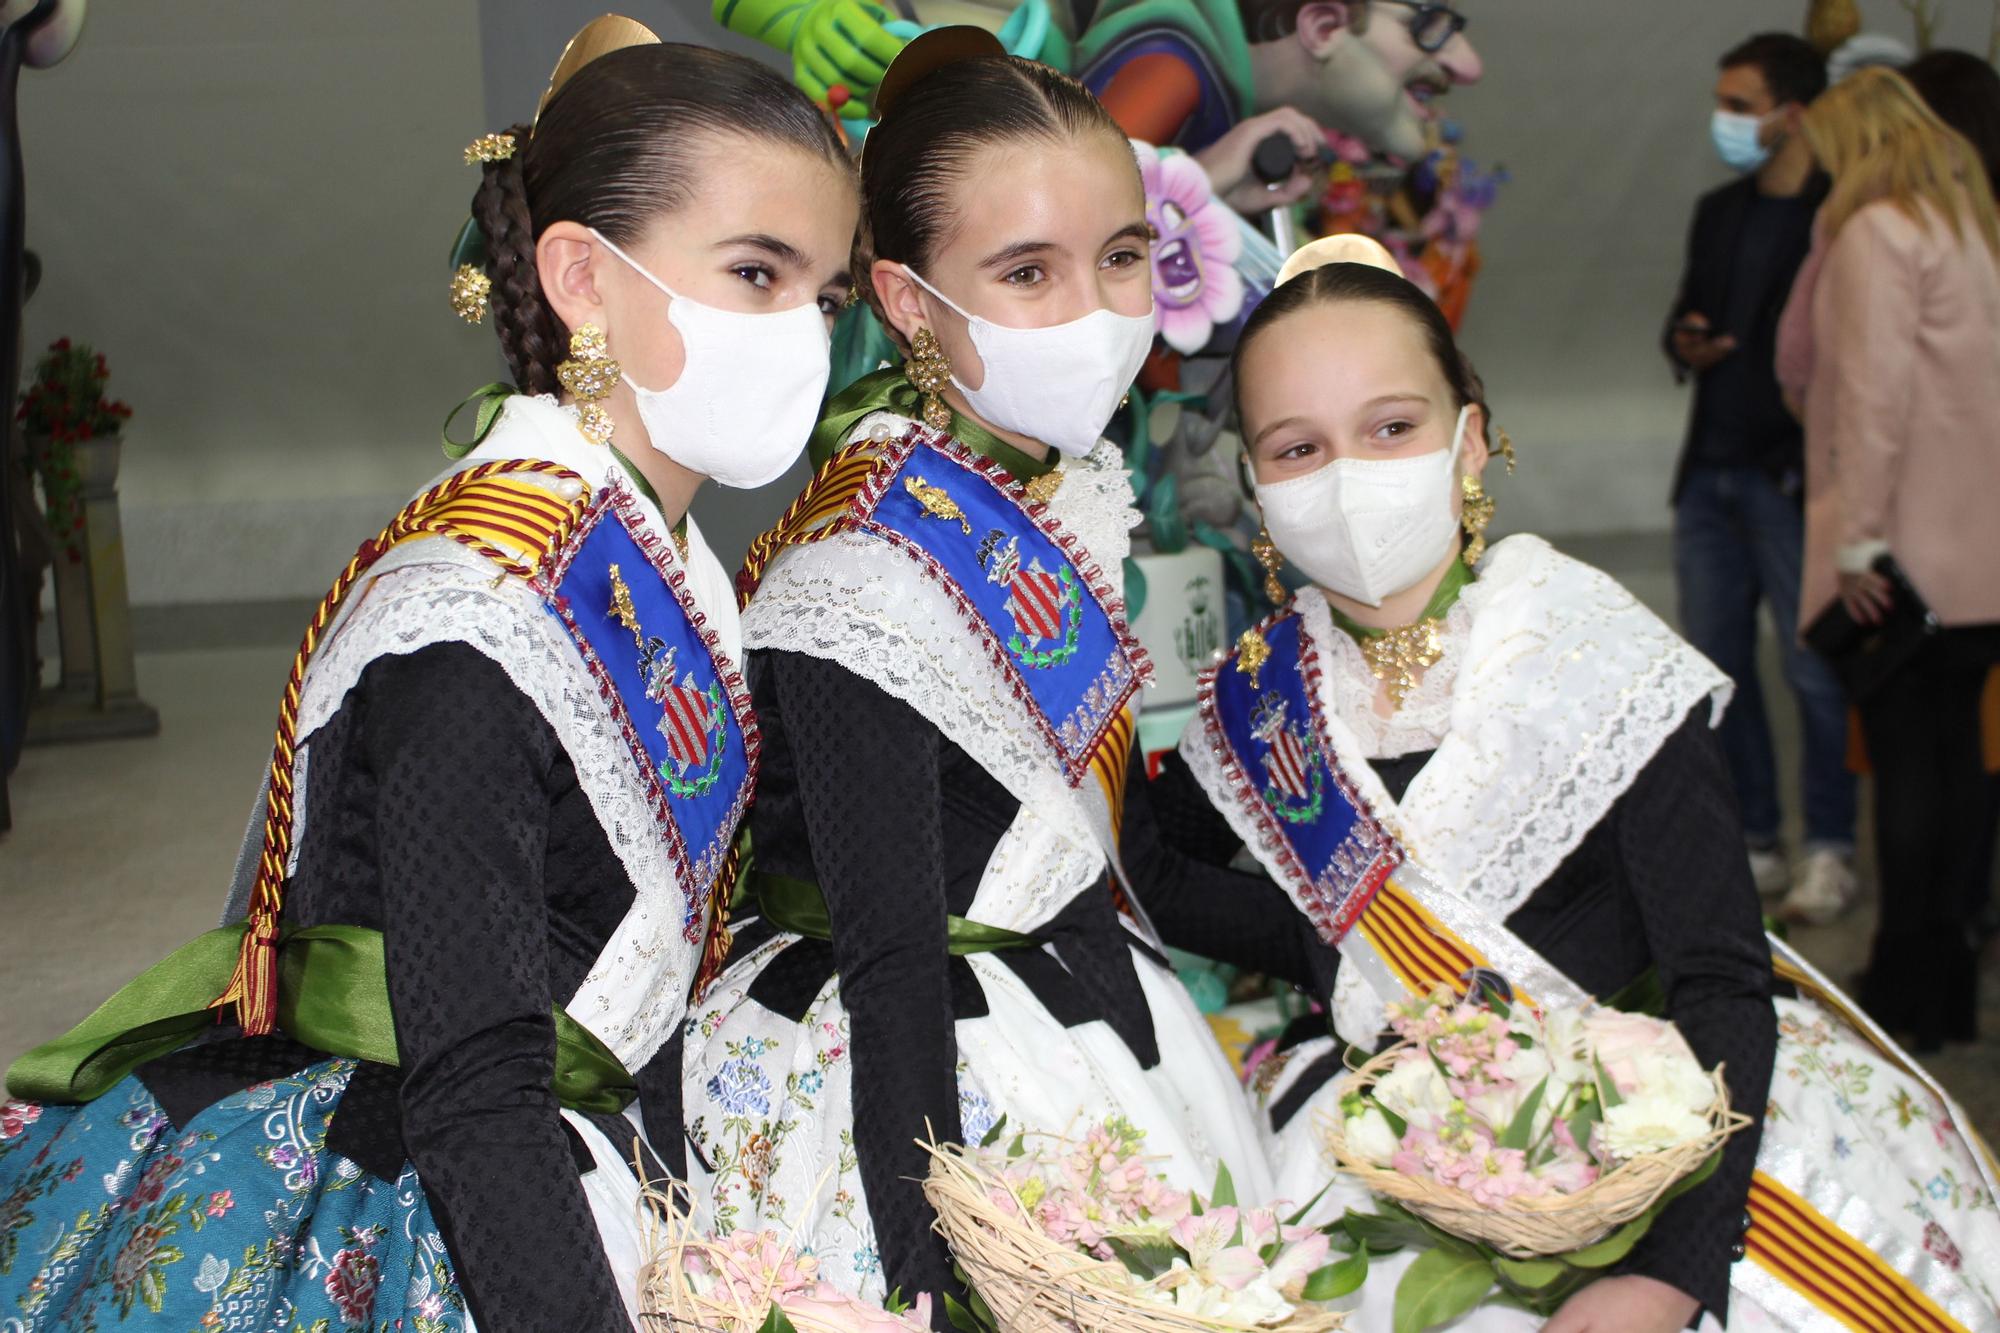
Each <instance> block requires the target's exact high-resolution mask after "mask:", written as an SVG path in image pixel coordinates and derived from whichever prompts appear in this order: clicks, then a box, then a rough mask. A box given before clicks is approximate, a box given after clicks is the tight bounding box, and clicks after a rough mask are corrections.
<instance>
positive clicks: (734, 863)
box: [691, 825, 749, 1004]
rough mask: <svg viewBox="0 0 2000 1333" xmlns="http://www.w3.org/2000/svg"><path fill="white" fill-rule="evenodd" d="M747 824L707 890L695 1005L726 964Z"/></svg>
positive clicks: (695, 981)
mask: <svg viewBox="0 0 2000 1333" xmlns="http://www.w3.org/2000/svg"><path fill="white" fill-rule="evenodd" d="M748 837H749V834H748V832H747V825H746V827H745V829H743V830H739V831H738V833H737V837H736V841H735V842H732V843H731V844H729V855H728V856H727V857H725V858H724V859H723V862H722V869H721V870H719V871H718V872H716V876H715V883H714V885H713V886H712V887H711V888H710V889H709V891H708V902H709V908H710V911H709V914H708V935H707V937H706V938H704V939H703V940H702V945H701V964H700V966H698V967H697V968H696V969H695V974H694V986H693V989H692V991H691V993H692V994H693V996H694V1000H695V1003H697V1004H699V1003H700V1002H701V997H702V996H704V995H706V994H708V988H709V987H710V986H712V985H714V984H715V979H716V978H717V977H719V976H721V975H722V969H723V968H724V967H726V966H727V965H728V963H729V945H730V942H731V938H732V937H731V936H730V933H729V911H730V907H731V906H732V900H733V899H734V898H735V897H736V881H737V879H738V877H739V876H741V874H742V873H743V847H744V844H745V843H746V841H747V840H748Z"/></svg>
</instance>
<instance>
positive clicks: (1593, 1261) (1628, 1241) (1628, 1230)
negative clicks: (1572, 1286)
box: [1562, 1209, 1653, 1268]
mask: <svg viewBox="0 0 2000 1333" xmlns="http://www.w3.org/2000/svg"><path fill="white" fill-rule="evenodd" d="M1652 1229H1653V1213H1652V1210H1651V1209H1648V1210H1647V1211H1645V1212H1643V1213H1641V1214H1639V1215H1638V1216H1637V1217H1635V1218H1633V1219H1632V1220H1631V1221H1630V1222H1627V1223H1626V1224H1625V1225H1624V1226H1622V1227H1619V1228H1618V1229H1617V1230H1616V1231H1614V1232H1612V1233H1611V1234H1610V1235H1608V1236H1606V1237H1605V1238H1604V1239H1603V1240H1600V1241H1598V1242H1597V1244H1595V1245H1586V1246H1584V1247H1583V1248H1582V1249H1580V1250H1571V1251H1570V1252H1569V1253H1568V1254H1565V1255H1563V1256H1562V1259H1563V1262H1564V1263H1566V1264H1574V1265H1576V1266H1577V1267H1578V1268H1609V1267H1610V1266H1611V1265H1613V1264H1615V1263H1617V1262H1618V1261H1619V1260H1620V1259H1623V1258H1624V1257H1625V1256H1626V1255H1628V1254H1630V1253H1631V1252H1632V1247H1633V1246H1634V1245H1637V1244H1638V1243H1639V1238H1640V1237H1642V1236H1644V1235H1645V1234H1646V1233H1647V1232H1648V1231H1651V1230H1652Z"/></svg>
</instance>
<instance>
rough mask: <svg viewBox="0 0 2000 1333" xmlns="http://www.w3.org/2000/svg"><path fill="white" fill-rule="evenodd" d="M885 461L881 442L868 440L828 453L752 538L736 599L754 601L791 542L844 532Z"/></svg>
mask: <svg viewBox="0 0 2000 1333" xmlns="http://www.w3.org/2000/svg"><path fill="white" fill-rule="evenodd" d="M881 462H882V454H881V452H880V451H879V449H878V448H877V446H875V445H874V444H872V443H871V442H869V441H866V440H864V441H862V442H861V443H859V444H852V445H849V446H848V447H847V448H845V449H842V450H841V451H840V452H839V453H837V454H835V455H834V456H833V457H832V458H829V459H827V460H826V463H825V465H824V466H822V467H821V468H820V470H819V471H818V472H817V473H816V474H814V476H813V479H812V480H811V481H809V482H807V483H806V488H805V489H804V490H802V491H800V492H799V496H798V499H796V500H794V501H792V503H791V506H790V507H789V508H788V509H786V510H785V512H784V513H783V514H782V515H781V516H780V517H779V519H778V521H777V522H776V523H774V524H772V525H771V528H770V530H769V531H768V532H765V533H763V534H761V535H760V536H759V537H758V538H757V539H756V540H755V541H753V542H751V543H750V549H749V550H748V551H747V552H745V553H744V556H743V569H742V571H741V572H740V573H738V574H737V576H736V600H737V602H738V603H739V604H741V605H743V606H748V605H749V604H750V596H751V594H752V593H754V592H756V591H757V585H758V583H759V582H761V581H762V580H763V577H764V571H765V570H766V569H767V568H769V566H770V564H771V561H772V560H773V559H775V558H776V556H777V554H778V552H780V551H782V550H784V549H785V548H786V547H787V546H804V545H809V544H811V543H813V542H819V541H825V540H826V539H827V538H828V537H831V536H833V535H834V534H835V533H837V532H845V531H846V530H847V527H848V524H847V522H846V521H845V518H844V516H845V514H846V512H847V511H848V509H849V507H850V506H851V505H852V503H853V501H854V497H855V496H856V495H858V494H860V492H861V488H862V487H863V486H865V485H867V484H868V479H869V478H870V477H871V476H873V475H874V473H875V469H876V467H877V466H878V465H879V464H880V463H881Z"/></svg>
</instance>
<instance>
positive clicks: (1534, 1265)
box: [1493, 1255, 1569, 1291]
mask: <svg viewBox="0 0 2000 1333" xmlns="http://www.w3.org/2000/svg"><path fill="white" fill-rule="evenodd" d="M1493 1270H1494V1271H1495V1272H1496V1273H1498V1274H1499V1275H1500V1276H1501V1277H1503V1278H1505V1279H1506V1280H1507V1281H1508V1282H1509V1283H1511V1284H1513V1285H1514V1286H1516V1287H1519V1288H1520V1289H1521V1290H1523V1291H1540V1290H1541V1289H1542V1288H1544V1287H1546V1286H1549V1285H1550V1284H1551V1283H1554V1282H1558V1281H1560V1280H1561V1279H1562V1277H1563V1275H1564V1274H1565V1273H1567V1272H1568V1271H1569V1266H1568V1265H1567V1264H1565V1263H1563V1261H1562V1260H1560V1259H1509V1258H1507V1257H1506V1256H1505V1255H1501V1256H1499V1257H1498V1258H1496V1259H1494V1261H1493Z"/></svg>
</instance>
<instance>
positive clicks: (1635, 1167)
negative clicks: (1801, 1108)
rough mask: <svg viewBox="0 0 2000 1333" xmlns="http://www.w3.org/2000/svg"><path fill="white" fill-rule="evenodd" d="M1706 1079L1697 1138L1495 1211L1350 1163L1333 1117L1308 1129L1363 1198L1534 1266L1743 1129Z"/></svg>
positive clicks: (1352, 1084) (1381, 1062)
mask: <svg viewBox="0 0 2000 1333" xmlns="http://www.w3.org/2000/svg"><path fill="white" fill-rule="evenodd" d="M1408 1049H1409V1047H1408V1045H1407V1043H1405V1044H1400V1045H1397V1046H1393V1047H1391V1048H1390V1049H1389V1050H1387V1051H1384V1052H1383V1053H1382V1054H1380V1055H1378V1056H1376V1057H1375V1058H1374V1059H1372V1060H1370V1061H1368V1063H1366V1064H1364V1065H1362V1066H1361V1067H1360V1068H1359V1069H1357V1070H1355V1071H1354V1072H1353V1073H1352V1074H1350V1075H1348V1077H1347V1079H1346V1080H1345V1081H1344V1082H1343V1083H1342V1085H1341V1089H1340V1091H1341V1094H1342V1095H1343V1096H1345V1095H1347V1094H1349V1093H1356V1092H1362V1091H1365V1090H1366V1089H1368V1088H1371V1087H1373V1086H1374V1085H1375V1083H1376V1081H1377V1080H1378V1079H1380V1078H1381V1077H1382V1076H1383V1075H1384V1074H1386V1073H1388V1072H1389V1070H1390V1069H1391V1068H1392V1067H1393V1066H1394V1065H1395V1063H1396V1060H1397V1058H1398V1057H1400V1056H1401V1055H1402V1054H1403V1052H1404V1051H1405V1050H1408ZM1711 1077H1712V1078H1713V1080H1714V1082H1715V1101H1714V1103H1713V1104H1712V1105H1711V1106H1710V1107H1709V1112H1708V1126H1709V1128H1708V1133H1706V1134H1704V1135H1703V1136H1702V1137H1701V1138H1698V1139H1693V1140H1691V1141H1689V1142H1687V1143H1682V1144H1679V1145H1677V1146H1675V1147H1672V1148H1668V1149H1666V1150H1664V1151H1661V1152H1656V1153H1647V1154H1646V1155H1644V1156H1641V1157H1635V1158H1633V1159H1632V1160H1630V1161H1628V1162H1623V1163H1620V1164H1619V1165H1618V1166H1615V1167H1613V1168H1612V1169H1611V1170H1609V1171H1606V1172H1604V1173H1603V1174H1602V1175H1600V1176H1599V1177H1598V1178H1597V1179H1596V1180H1595V1181H1593V1182H1592V1183H1591V1184H1589V1185H1587V1186H1585V1187H1584V1188H1583V1189H1580V1190H1577V1191H1576V1192H1575V1193H1573V1194H1544V1195H1538V1196H1533V1197H1524V1198H1514V1199H1510V1200H1508V1201H1507V1206H1506V1207H1505V1208H1500V1209H1495V1208H1488V1207H1483V1206H1481V1205H1480V1204H1478V1203H1475V1202H1474V1201H1473V1200H1472V1198H1471V1196H1469V1195H1467V1194H1466V1193H1465V1192H1464V1191H1462V1190H1456V1189H1453V1188H1451V1187H1450V1186H1447V1185H1441V1184H1439V1183H1438V1182H1436V1181H1434V1180H1431V1179H1429V1178H1428V1177H1425V1176H1415V1175H1404V1174H1403V1173H1402V1172H1400V1171H1395V1170H1392V1169H1390V1168H1388V1167H1382V1166H1376V1165H1374V1164H1373V1163H1372V1162H1368V1161H1364V1160H1363V1159H1361V1158H1360V1157H1357V1156H1355V1155H1354V1154H1353V1153H1352V1152H1351V1151H1349V1149H1348V1146H1347V1122H1346V1121H1345V1120H1344V1119H1343V1118H1342V1117H1340V1116H1338V1115H1329V1114H1327V1113H1325V1112H1321V1113H1320V1115H1319V1117H1318V1122H1317V1124H1316V1126H1315V1127H1316V1128H1317V1129H1318V1131H1319V1134H1320V1143H1321V1147H1322V1149H1323V1150H1324V1152H1325V1154H1326V1157H1327V1159H1328V1161H1330V1162H1331V1163H1332V1164H1333V1166H1334V1167H1335V1169H1337V1170H1339V1171H1341V1172H1342V1173H1343V1174H1345V1175H1348V1176H1351V1177H1353V1178H1354V1179H1355V1180H1357V1181H1359V1182H1360V1183H1361V1184H1362V1185H1365V1186H1366V1187H1367V1188H1368V1189H1369V1190H1370V1191H1372V1192H1374V1193H1376V1194H1379V1195H1381V1196H1382V1197H1384V1198H1386V1199H1390V1200H1393V1201H1394V1202H1396V1203H1398V1204H1400V1205H1402V1206H1403V1207H1404V1208H1407V1209H1409V1210H1410V1211H1411V1212H1413V1213H1415V1214H1416V1215H1417V1216H1419V1217H1421V1218H1423V1219H1425V1220H1426V1221H1428V1222H1431V1223H1433V1224H1434V1225H1436V1226H1439V1227H1441V1228H1443V1229H1444V1230H1446V1231H1449V1232H1450V1233H1451V1234H1453V1235H1454V1236H1462V1237H1464V1238H1466V1239H1468V1240H1477V1241H1484V1242H1485V1243H1486V1244H1488V1245H1491V1246H1492V1247H1493V1248H1494V1249H1496V1250H1498V1251H1500V1253H1502V1254H1504V1255H1506V1256H1508V1257H1509V1258H1512V1259H1540V1258H1547V1257H1551V1256H1554V1255H1560V1254H1567V1253H1569V1252H1570V1251H1572V1250H1580V1249H1582V1248H1584V1247H1585V1246H1587V1245H1595V1244H1596V1243H1597V1242H1598V1241H1600V1240H1603V1239H1604V1238H1605V1237H1606V1236H1608V1235H1610V1234H1611V1233H1612V1232H1613V1231H1615V1230H1617V1229H1618V1228H1619V1227H1621V1226H1623V1225H1624V1224H1625V1223H1627V1222H1629V1221H1631V1220H1632V1219H1633V1218H1635V1217H1638V1216H1639V1215H1640V1214H1641V1213H1643V1212H1645V1211H1646V1210H1647V1209H1648V1208H1651V1207H1652V1206H1653V1205H1654V1204H1655V1203H1657V1202H1658V1201H1659V1199H1660V1196H1661V1195H1663V1194H1665V1193H1666V1192H1667V1191H1668V1190H1669V1189H1671V1188H1673V1186H1674V1184H1675V1182H1677V1181H1679V1180H1680V1179H1681V1178H1682V1177H1684V1176H1686V1175H1688V1174H1689V1173H1690V1172H1692V1171H1694V1170H1695V1169H1696V1168H1697V1167H1699V1166H1700V1165H1701V1164H1702V1163H1703V1162H1705V1161H1707V1160H1708V1157H1709V1154H1710V1153H1713V1152H1714V1151H1715V1150H1716V1149H1717V1148H1719V1147H1720V1146H1721V1145H1722V1143H1723V1141H1724V1140H1725V1139H1727V1138H1728V1137H1729V1136H1730V1135H1731V1134H1734V1133H1735V1132H1736V1131H1737V1130H1739V1129H1742V1128H1744V1127H1745V1126H1747V1125H1748V1124H1750V1117H1749V1116H1746V1115H1741V1114H1739V1113H1737V1112H1735V1111H1732V1110H1730V1108H1729V1089H1728V1087H1727V1085H1725V1084H1724V1083H1723V1081H1722V1070H1721V1069H1720V1068H1717V1069H1716V1071H1715V1072H1714V1074H1713V1075H1711Z"/></svg>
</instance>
